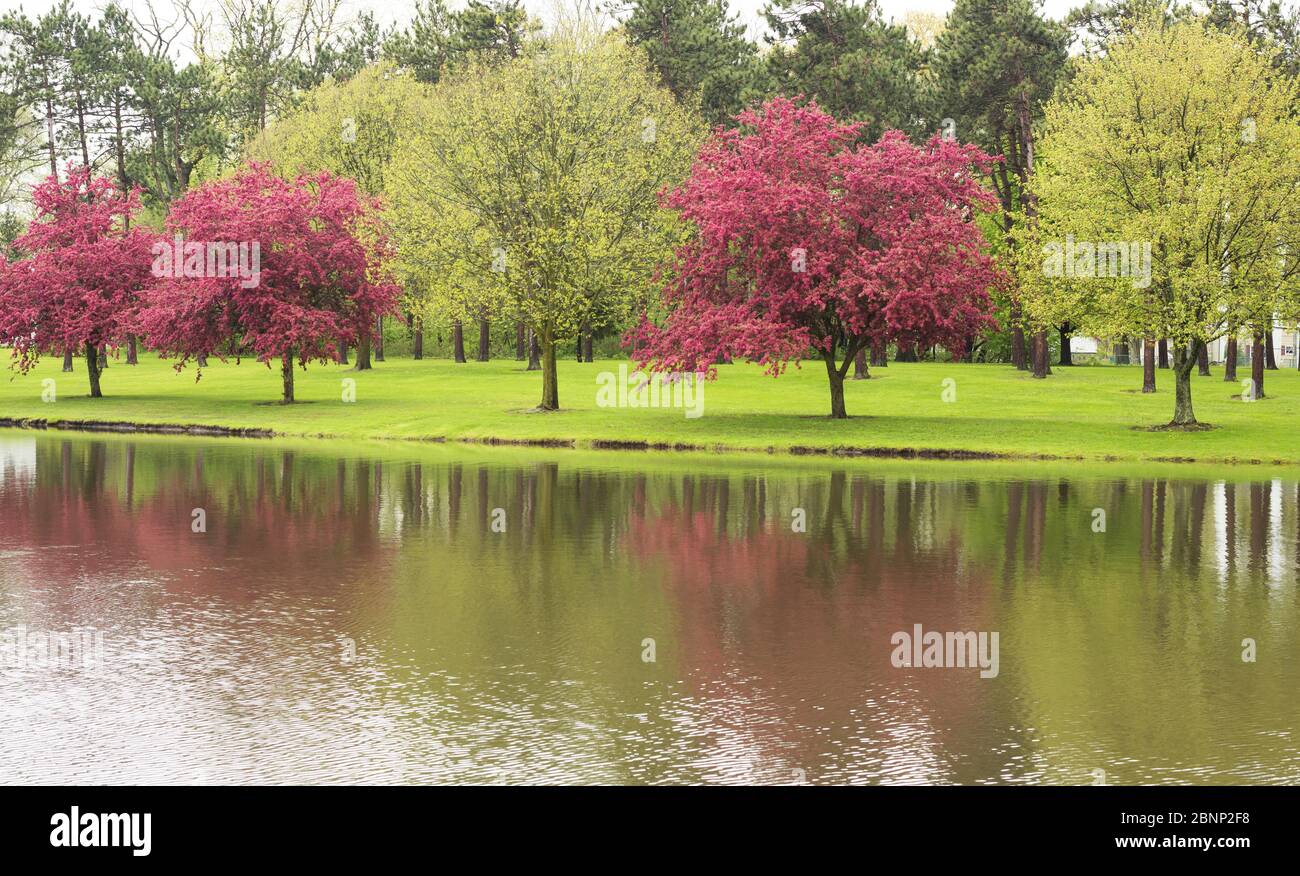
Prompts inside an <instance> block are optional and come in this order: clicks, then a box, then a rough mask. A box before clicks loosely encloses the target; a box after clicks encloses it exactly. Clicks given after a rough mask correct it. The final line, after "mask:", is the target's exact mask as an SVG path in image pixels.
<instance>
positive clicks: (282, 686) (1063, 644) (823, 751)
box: [0, 431, 1300, 784]
mask: <svg viewBox="0 0 1300 876" xmlns="http://www.w3.org/2000/svg"><path fill="white" fill-rule="evenodd" d="M335 454H340V455H335ZM1175 475H1176V471H1175ZM1240 478H1241V480H1239V481H1234V480H1227V481H1224V480H1208V481H1207V480H1198V479H1195V478H1184V477H1181V476H1168V477H1167V476H1163V475H1162V476H1160V477H1144V476H1128V475H1125V476H1119V475H1115V474H1112V473H1108V471H1107V470H1106V469H1104V468H1101V469H1080V470H1078V471H1073V472H1071V471H1065V472H1064V473H1063V472H1062V471H1061V470H1059V469H1058V470H1052V471H1049V470H1046V469H1044V470H1042V471H1039V470H1037V469H1036V468H1035V467H1033V466H1028V465H1026V466H1023V467H1020V468H1019V469H1016V468H1010V467H1001V468H990V467H980V466H972V465H971V464H966V463H953V464H949V465H948V466H947V467H944V466H941V465H936V464H929V465H926V466H920V465H917V466H910V465H908V464H905V463H899V462H890V463H883V462H869V461H861V460H858V461H847V460H845V461H836V460H830V459H827V460H824V461H822V462H821V463H818V462H817V461H807V462H801V463H799V464H794V463H781V462H779V461H776V460H768V459H765V458H762V457H753V458H730V459H725V458H709V457H705V456H698V455H679V456H674V455H672V454H661V455H651V454H636V453H604V454H583V453H578V452H574V451H562V450H555V451H541V450H536V451H524V450H489V449H471V448H459V449H457V448H452V447H439V446H433V445H426V446H421V445H400V446H399V447H398V448H397V449H394V445H386V446H385V445H370V446H365V447H355V446H345V447H343V448H341V449H340V450H335V449H332V447H331V445H329V444H325V443H317V444H307V443H290V444H285V443H281V442H279V441H276V442H266V441H209V440H201V439H162V438H134V439H127V438H121V437H105V438H91V437H80V436H76V437H69V436H67V435H66V434H58V433H31V432H13V431H10V432H0V635H2V636H3V638H2V639H0V727H2V728H3V730H2V731H0V781H2V782H11V783H12V782H24V783H46V782H48V783H71V782H76V783H142V784H143V783H183V784H194V783H232V782H257V783H287V782H295V783H296V782H305V783H343V782H367V783H462V782H474V783H507V782H508V783H554V782H580V783H589V782H590V783H741V782H761V783H794V782H810V783H816V784H822V783H935V782H938V783H1068V784H1090V783H1094V782H1097V781H1103V780H1104V781H1106V782H1107V783H1111V784H1132V783H1261V782H1263V783H1282V782H1297V781H1300V745H1298V742H1297V738H1296V731H1297V725H1298V724H1300V697H1298V696H1297V691H1300V593H1298V591H1297V586H1296V578H1297V571H1298V568H1300V565H1298V564H1300V551H1298V550H1297V539H1298V537H1300V509H1298V506H1297V501H1298V498H1300V487H1298V485H1297V483H1296V482H1295V481H1292V480H1287V479H1281V478H1273V479H1270V477H1269V474H1268V471H1267V470H1261V469H1259V468H1253V469H1243V470H1242V471H1241V474H1240ZM917 625H920V628H921V638H922V642H923V643H926V642H927V640H926V638H925V634H926V632H938V633H939V634H940V635H941V636H944V635H945V634H946V633H963V632H972V633H975V634H976V635H975V636H972V637H971V638H970V640H965V639H958V640H957V641H959V642H963V641H973V640H974V639H976V638H978V639H979V640H980V644H981V645H983V646H986V647H985V648H984V649H982V650H980V651H979V652H978V655H979V656H980V657H991V656H996V657H997V660H996V663H990V662H988V661H986V662H985V663H982V664H980V665H970V662H971V661H967V665H964V666H962V665H956V666H954V665H947V666H933V665H932V666H925V665H911V666H899V665H896V664H898V663H900V662H911V663H915V662H916V661H915V660H914V657H915V656H916V652H915V651H914V650H912V648H913V645H909V644H905V643H906V641H907V640H905V639H900V638H899V637H900V636H901V635H902V634H904V633H906V634H908V635H909V636H914V635H915V634H916V632H917ZM992 634H996V640H994V639H993V638H992ZM1248 640H1249V641H1248ZM944 641H945V643H947V644H945V647H943V648H939V649H937V650H935V651H934V652H926V653H922V654H921V655H920V657H921V663H922V664H924V663H926V662H927V661H930V659H931V658H932V657H933V658H934V659H933V661H931V662H941V663H948V664H951V663H953V662H954V659H955V658H960V657H962V656H963V655H964V654H965V653H966V652H965V651H964V650H963V648H950V647H947V645H948V644H951V642H952V641H953V637H951V636H948V637H946V638H945V639H944ZM995 644H996V648H995ZM963 647H964V646H963ZM900 652H901V653H903V654H906V655H907V656H906V657H905V658H900V656H899V654H900ZM990 652H991V653H990ZM958 662H960V661H958ZM981 666H982V667H983V669H981Z"/></svg>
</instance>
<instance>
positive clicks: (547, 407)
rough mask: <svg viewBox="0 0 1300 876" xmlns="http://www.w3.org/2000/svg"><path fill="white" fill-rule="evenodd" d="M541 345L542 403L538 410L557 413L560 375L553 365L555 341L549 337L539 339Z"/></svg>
mask: <svg viewBox="0 0 1300 876" xmlns="http://www.w3.org/2000/svg"><path fill="white" fill-rule="evenodd" d="M540 341H541V345H542V403H541V404H539V405H538V406H537V408H538V410H543V411H558V410H559V409H560V375H559V371H558V369H557V368H556V363H555V339H554V338H553V337H549V336H543V337H542V338H540Z"/></svg>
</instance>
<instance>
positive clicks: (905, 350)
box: [894, 344, 916, 362]
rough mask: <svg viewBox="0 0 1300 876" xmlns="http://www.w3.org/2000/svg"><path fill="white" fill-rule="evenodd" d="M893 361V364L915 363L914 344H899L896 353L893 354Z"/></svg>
mask: <svg viewBox="0 0 1300 876" xmlns="http://www.w3.org/2000/svg"><path fill="white" fill-rule="evenodd" d="M894 361H895V362H915V361H916V345H915V344H899V345H898V352H896V353H895V354H894Z"/></svg>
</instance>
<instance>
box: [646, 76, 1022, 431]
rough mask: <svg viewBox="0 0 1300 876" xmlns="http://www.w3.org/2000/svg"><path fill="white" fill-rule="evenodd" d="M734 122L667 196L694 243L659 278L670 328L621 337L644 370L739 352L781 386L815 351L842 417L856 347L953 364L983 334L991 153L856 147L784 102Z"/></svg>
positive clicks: (854, 130)
mask: <svg viewBox="0 0 1300 876" xmlns="http://www.w3.org/2000/svg"><path fill="white" fill-rule="evenodd" d="M737 118H738V121H739V122H740V125H739V127H738V128H737V129H735V130H730V131H722V132H719V133H718V134H717V135H715V136H714V138H713V139H712V140H711V141H710V142H709V143H708V144H707V145H705V147H704V148H703V149H702V150H701V151H700V154H699V156H698V157H697V159H696V162H695V165H694V167H693V168H692V171H691V174H690V176H689V177H688V178H687V180H686V181H685V182H684V183H683V184H682V185H681V186H679V187H678V188H677V189H675V190H673V191H671V192H669V193H667V195H666V196H665V198H664V203H665V206H667V207H670V208H673V209H676V210H677V211H678V212H679V213H680V215H681V216H682V217H683V218H685V219H687V220H689V221H690V222H691V223H692V224H693V226H694V234H693V235H692V236H691V238H690V239H689V240H688V241H687V242H686V243H685V244H684V245H683V246H682V247H681V248H680V249H679V250H678V252H677V254H676V258H675V260H674V263H673V264H672V266H671V267H670V269H669V270H668V271H667V273H666V280H667V282H666V286H665V289H664V293H663V305H664V308H665V316H664V318H663V319H662V320H661V321H660V322H659V323H658V324H655V323H653V322H651V321H650V320H648V319H647V320H645V321H643V322H642V323H641V325H640V326H638V327H637V328H636V329H635V330H634V331H633V332H631V333H630V335H629V338H628V340H629V342H630V343H631V344H632V345H633V348H634V353H635V356H636V358H637V359H638V361H639V362H640V363H641V365H642V366H643V367H645V368H648V369H650V370H654V371H669V372H688V371H695V372H701V371H702V372H705V373H706V374H708V375H709V376H714V375H715V370H714V369H713V368H712V367H711V366H712V363H714V362H717V361H719V359H720V358H725V357H730V356H740V357H745V358H748V359H750V360H752V361H757V362H759V363H761V364H763V365H765V366H766V367H767V370H768V372H769V373H770V374H772V375H773V376H776V375H779V374H780V373H781V372H782V371H783V370H784V368H785V366H786V364H787V363H788V362H789V361H790V360H792V359H793V360H798V359H800V358H802V357H803V356H805V355H806V354H807V353H808V351H809V350H810V349H811V350H813V351H815V352H816V354H817V355H819V356H820V357H821V358H822V359H823V360H824V362H825V364H826V374H827V377H828V378H829V380H830V390H831V416H832V417H835V418H843V417H846V416H847V412H846V410H845V407H844V378H845V375H846V374H847V372H848V369H849V366H850V364H851V363H852V362H853V359H854V357H855V356H856V355H857V353H858V351H859V350H861V349H863V348H864V347H866V346H868V345H870V344H872V343H873V342H876V343H887V342H891V341H892V342H897V343H900V344H922V345H927V346H928V345H930V344H936V343H937V344H943V345H944V346H946V347H948V348H949V349H951V350H953V351H954V352H955V353H956V354H957V355H962V354H963V353H964V352H965V349H966V346H967V344H968V343H969V340H970V339H971V338H973V337H975V336H976V335H977V334H978V333H979V332H980V331H982V330H984V329H985V328H986V327H988V326H990V325H991V324H992V317H991V310H992V304H991V300H990V297H989V290H990V288H991V287H993V286H994V285H995V284H996V283H998V282H1000V281H1001V275H1000V273H999V272H998V270H997V269H996V268H995V266H994V264H993V262H992V259H991V257H990V255H989V253H988V249H987V246H986V243H985V240H984V237H983V235H982V234H981V233H980V230H979V228H978V227H977V226H976V223H975V215H976V213H977V212H979V211H983V210H989V209H992V208H993V207H994V206H995V203H996V201H995V198H994V197H993V195H992V193H990V192H988V191H987V190H985V189H984V188H983V187H982V186H981V185H980V184H979V182H978V174H979V173H981V172H983V171H984V170H986V169H987V168H988V167H989V166H990V165H991V163H992V161H993V159H992V158H991V157H990V156H988V155H986V154H984V153H983V152H981V151H980V150H979V149H978V148H977V147H975V146H971V145H961V144H958V143H956V142H954V141H950V140H946V139H943V138H940V137H937V136H936V137H935V138H934V139H932V140H930V142H928V143H926V144H925V145H924V146H919V147H918V146H913V145H912V144H911V143H909V142H908V140H907V139H906V138H905V137H904V136H903V134H901V133H899V132H897V131H891V132H887V133H886V134H885V135H884V136H883V137H882V138H881V139H880V141H879V142H877V143H875V144H870V145H868V144H859V143H858V126H857V125H842V124H839V123H838V122H836V121H835V119H833V118H832V117H831V116H829V115H827V114H826V113H824V112H822V111H821V109H819V108H818V107H817V105H816V104H815V103H808V104H806V105H800V104H799V103H796V102H794V101H791V100H788V99H785V98H776V99H773V100H772V101H770V102H768V103H767V104H765V105H764V106H762V107H761V108H759V109H757V110H747V111H745V112H744V113H741V115H740V116H738V117H737Z"/></svg>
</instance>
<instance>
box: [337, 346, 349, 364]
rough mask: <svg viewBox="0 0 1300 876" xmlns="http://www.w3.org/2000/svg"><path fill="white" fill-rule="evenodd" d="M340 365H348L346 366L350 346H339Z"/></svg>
mask: <svg viewBox="0 0 1300 876" xmlns="http://www.w3.org/2000/svg"><path fill="white" fill-rule="evenodd" d="M339 364H340V365H346V364H348V345H347V344H343V343H340V344H339Z"/></svg>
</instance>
